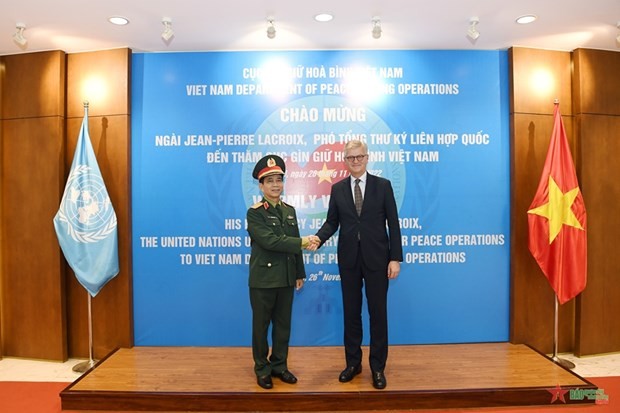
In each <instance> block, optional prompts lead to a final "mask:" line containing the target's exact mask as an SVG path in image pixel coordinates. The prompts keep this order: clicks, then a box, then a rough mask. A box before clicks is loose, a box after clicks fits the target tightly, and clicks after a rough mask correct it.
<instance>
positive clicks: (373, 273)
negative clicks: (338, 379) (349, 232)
mask: <svg viewBox="0 0 620 413" xmlns="http://www.w3.org/2000/svg"><path fill="white" fill-rule="evenodd" d="M340 285H341V288H342V303H343V309H344V348H345V357H346V363H347V367H354V366H357V365H358V364H360V363H361V361H362V348H361V345H362V337H363V328H362V300H363V297H362V288H363V289H364V290H365V292H366V300H367V303H368V314H369V321H370V355H369V362H370V368H371V370H372V371H381V372H382V371H383V370H384V369H385V363H386V361H387V356H388V329H387V291H388V286H389V279H388V278H387V263H386V268H383V269H381V270H371V269H370V268H368V266H366V265H365V263H364V258H363V256H362V253H361V249H358V254H357V259H356V261H355V266H354V267H353V268H341V269H340Z"/></svg>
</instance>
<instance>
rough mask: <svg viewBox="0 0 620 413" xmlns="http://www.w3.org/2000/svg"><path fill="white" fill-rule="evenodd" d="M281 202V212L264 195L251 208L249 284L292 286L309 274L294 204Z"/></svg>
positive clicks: (265, 286) (267, 286)
mask: <svg viewBox="0 0 620 413" xmlns="http://www.w3.org/2000/svg"><path fill="white" fill-rule="evenodd" d="M280 205H281V208H282V214H280V213H279V211H278V210H277V209H276V208H275V207H274V206H272V205H271V204H270V203H269V202H268V201H267V200H266V199H265V198H263V200H262V201H261V202H259V203H256V204H254V205H252V207H251V208H250V209H249V210H248V213H247V220H248V233H249V234H250V237H251V239H252V243H251V248H252V254H251V256H250V279H249V286H250V288H277V287H292V286H295V280H296V279H300V278H306V270H305V268H304V263H303V257H302V251H301V241H300V236H299V226H298V223H297V214H296V213H295V208H293V207H292V206H291V205H288V204H285V203H284V202H281V203H280Z"/></svg>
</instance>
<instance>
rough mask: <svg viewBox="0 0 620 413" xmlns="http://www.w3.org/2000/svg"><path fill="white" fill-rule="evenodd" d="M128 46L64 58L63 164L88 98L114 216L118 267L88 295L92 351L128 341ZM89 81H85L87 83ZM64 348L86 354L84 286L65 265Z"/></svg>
mask: <svg viewBox="0 0 620 413" xmlns="http://www.w3.org/2000/svg"><path fill="white" fill-rule="evenodd" d="M130 69H131V51H130V50H129V49H118V50H107V51H101V52H89V53H77V54H70V55H69V56H68V59H67V111H68V116H67V154H66V156H67V160H66V162H67V165H70V163H71V161H72V158H73V151H74V150H75V145H76V142H77V137H78V134H79V129H80V126H81V123H82V118H83V116H84V107H83V101H84V100H88V102H89V131H90V138H91V142H92V144H93V148H94V150H95V155H96V156H97V162H98V164H99V168H100V169H101V173H102V175H103V178H104V182H105V184H106V187H107V189H108V193H109V195H110V199H111V200H112V205H113V206H114V209H115V211H116V215H117V218H118V238H119V264H120V273H119V274H118V275H117V276H116V277H115V278H114V279H112V281H110V282H109V283H108V284H107V285H106V286H105V287H104V288H103V290H102V291H101V292H100V293H99V294H98V295H97V296H96V297H94V298H93V299H92V308H93V312H92V317H93V320H92V321H93V347H94V357H95V358H101V357H104V356H105V355H107V354H108V353H109V352H110V351H112V350H114V349H115V348H117V347H130V346H132V345H133V303H132V295H133V293H132V277H131V190H130V180H131V162H130V129H131V128H130V125H131V116H130V93H129V91H130V87H129V85H130V79H131V70H130ZM89 85H90V86H89ZM89 90H90V91H92V92H88V91H89ZM69 274H70V276H69V281H68V289H67V290H68V327H69V354H70V355H71V356H74V357H87V356H88V353H89V348H88V312H87V298H88V293H87V292H86V290H85V289H84V288H83V287H82V286H81V285H80V284H79V283H78V282H77V281H76V280H75V276H74V275H73V273H72V272H71V270H70V269H69Z"/></svg>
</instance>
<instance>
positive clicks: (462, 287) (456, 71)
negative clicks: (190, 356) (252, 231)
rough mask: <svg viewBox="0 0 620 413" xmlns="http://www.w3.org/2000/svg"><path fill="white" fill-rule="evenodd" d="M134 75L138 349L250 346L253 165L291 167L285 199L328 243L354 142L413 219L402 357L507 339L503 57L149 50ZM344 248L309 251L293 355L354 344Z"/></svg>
mask: <svg viewBox="0 0 620 413" xmlns="http://www.w3.org/2000/svg"><path fill="white" fill-rule="evenodd" d="M132 72H133V79H132V84H133V90H132V117H133V121H132V176H133V182H132V207H133V213H132V214H133V228H132V232H133V278H134V285H133V291H134V327H135V343H136V345H179V346H181V345H183V346H184V345H213V346H249V345H250V343H251V336H250V334H251V310H250V305H249V292H248V286H247V281H248V261H249V254H250V250H249V237H248V234H247V231H246V228H245V225H246V223H245V214H246V211H247V209H248V207H249V206H250V205H252V204H253V203H255V202H256V201H257V200H258V199H260V191H259V189H258V183H257V181H255V180H254V179H252V176H251V174H252V169H253V167H254V164H255V163H256V161H257V160H258V159H260V158H261V157H262V156H264V155H266V154H268V153H276V154H278V155H280V156H282V157H283V158H284V159H285V161H286V166H287V172H286V177H285V192H284V200H285V201H286V202H288V203H290V204H292V205H294V206H295V207H296V209H297V215H298V217H299V224H300V232H301V233H302V235H306V234H314V233H315V232H316V231H317V229H318V228H319V227H320V226H321V224H322V222H323V220H324V219H325V215H326V212H327V205H328V202H329V193H330V188H331V184H332V183H335V182H337V181H339V180H341V179H343V178H344V177H346V176H347V172H346V169H345V167H344V162H343V158H342V157H343V155H342V149H343V147H344V143H345V142H347V141H348V140H350V139H363V140H364V141H366V142H367V143H368V146H369V151H370V157H369V163H368V169H369V171H370V172H371V173H374V174H376V175H379V176H383V177H385V178H388V179H390V180H391V182H392V185H393V188H394V191H395V196H396V201H397V204H398V208H399V216H400V219H401V231H402V237H403V247H404V255H405V256H404V262H403V263H402V265H401V268H402V272H401V274H400V276H399V277H398V279H396V280H393V281H391V282H390V290H389V293H388V295H389V299H388V305H389V309H388V316H389V335H390V337H389V339H390V343H392V344H421V343H460V342H488V341H506V340H507V339H508V328H509V314H508V312H509V252H510V245H509V240H510V235H509V218H510V210H509V208H510V199H509V198H510V196H509V190H510V182H509V146H510V145H509V125H508V110H509V109H508V81H507V72H508V70H507V54H506V52H503V51H307V52H209V53H165V54H162V53H148V54H134V56H133V68H132ZM337 241H338V240H337V234H336V235H335V236H334V237H332V239H331V240H329V241H328V242H327V243H326V245H325V246H324V247H323V248H321V249H320V250H319V251H317V252H315V253H305V254H304V260H305V262H306V272H307V274H308V279H307V282H306V285H305V286H304V288H303V289H302V290H301V291H299V292H297V293H296V295H295V302H294V308H293V326H292V337H291V345H339V344H341V343H342V300H341V293H340V283H339V274H338V266H337V259H336V245H337ZM364 316H366V315H364ZM365 323H367V320H365ZM367 330H368V329H367V328H366V331H365V333H366V337H365V339H366V340H365V341H366V342H367V339H368V337H367Z"/></svg>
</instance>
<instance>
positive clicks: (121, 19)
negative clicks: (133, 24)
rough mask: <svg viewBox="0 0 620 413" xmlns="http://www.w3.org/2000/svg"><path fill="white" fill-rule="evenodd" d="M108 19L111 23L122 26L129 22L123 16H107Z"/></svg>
mask: <svg viewBox="0 0 620 413" xmlns="http://www.w3.org/2000/svg"><path fill="white" fill-rule="evenodd" d="M108 21H109V22H110V23H112V24H116V25H117V26H124V25H126V24H129V19H127V17H123V16H111V17H108Z"/></svg>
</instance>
